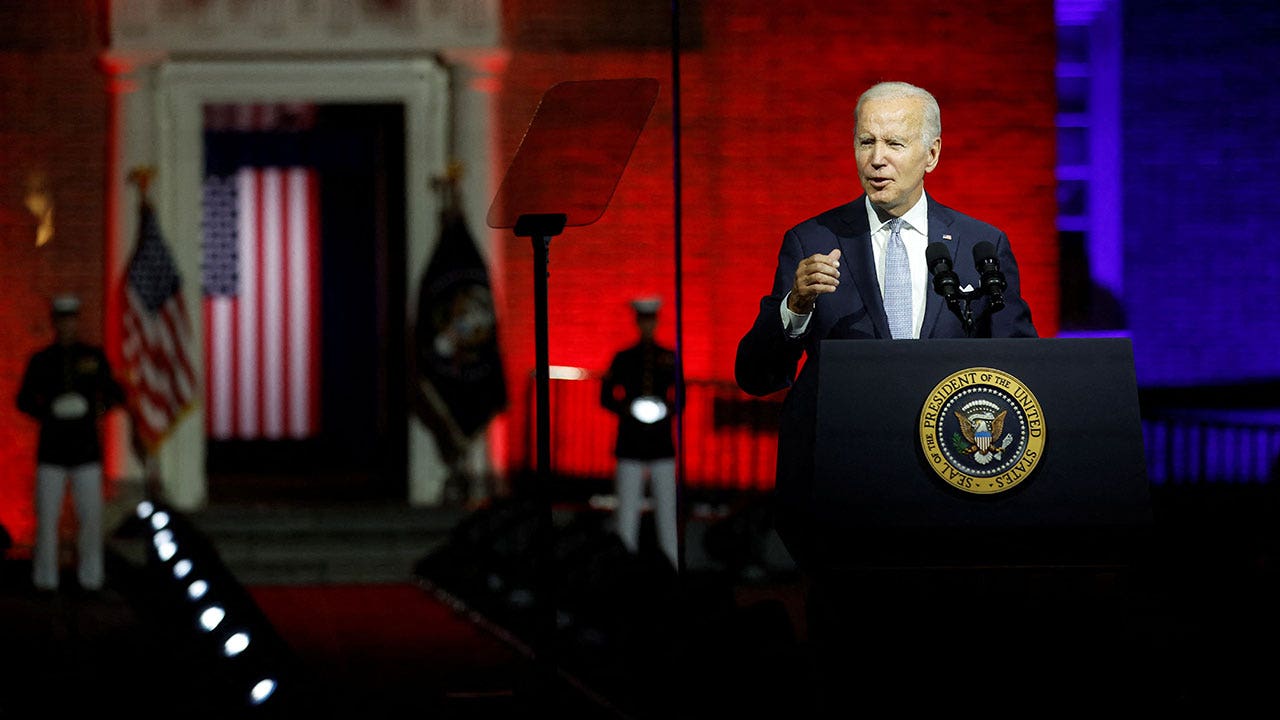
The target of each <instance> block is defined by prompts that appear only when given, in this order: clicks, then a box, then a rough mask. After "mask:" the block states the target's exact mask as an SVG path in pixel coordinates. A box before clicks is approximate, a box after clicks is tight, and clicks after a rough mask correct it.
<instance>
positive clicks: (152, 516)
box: [137, 500, 280, 707]
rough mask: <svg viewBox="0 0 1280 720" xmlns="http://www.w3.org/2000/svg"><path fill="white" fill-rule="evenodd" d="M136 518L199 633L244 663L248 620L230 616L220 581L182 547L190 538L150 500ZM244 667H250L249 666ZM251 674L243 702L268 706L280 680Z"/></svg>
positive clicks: (254, 670) (141, 505) (140, 507)
mask: <svg viewBox="0 0 1280 720" xmlns="http://www.w3.org/2000/svg"><path fill="white" fill-rule="evenodd" d="M137 515H138V518H139V519H140V520H142V521H143V522H144V523H146V526H147V528H148V530H149V532H150V534H151V546H152V550H154V554H153V555H152V556H153V557H155V558H156V559H157V560H158V561H159V562H160V564H161V566H162V567H161V570H162V572H164V573H165V577H166V578H167V577H170V576H171V577H172V580H173V582H175V583H178V584H179V585H180V586H181V589H182V592H183V595H184V597H185V599H186V600H187V601H188V602H189V603H191V604H192V607H194V608H195V609H196V610H198V612H197V613H196V615H195V618H196V627H197V628H198V630H199V631H200V632H201V633H204V634H206V635H208V636H210V637H212V638H217V639H219V640H220V643H219V646H220V652H221V654H222V655H223V656H224V657H225V658H227V659H229V660H230V661H232V662H235V661H238V660H243V659H244V658H245V657H246V656H247V654H248V652H249V650H250V648H251V646H253V644H254V636H253V634H252V633H251V631H250V625H249V624H248V623H246V622H245V620H246V619H245V618H237V617H229V613H228V611H227V607H226V605H224V603H223V602H220V601H219V600H218V598H217V595H216V593H215V592H214V588H213V586H212V585H211V583H210V580H211V579H212V580H215V581H216V580H217V578H209V579H207V577H208V576H207V575H205V574H203V573H208V572H210V571H211V569H209V568H201V567H198V566H197V560H198V559H199V556H200V553H199V552H195V551H192V550H190V549H188V548H186V547H184V546H183V542H184V541H185V540H189V538H188V539H184V538H180V537H178V533H175V532H174V529H175V523H174V518H173V516H172V515H171V514H170V513H169V512H167V511H166V510H164V509H161V508H158V507H156V505H155V503H153V502H152V501H150V500H143V501H142V502H140V503H138V506H137ZM166 568H167V571H166ZM245 665H246V668H247V666H248V663H247V662H246V663H245ZM249 672H250V674H249V675H247V677H248V680H247V681H246V685H245V686H244V687H241V688H239V690H240V691H241V692H243V693H244V694H243V696H242V699H243V700H244V702H245V703H247V704H248V705H249V706H255V707H256V706H265V705H266V704H267V703H268V701H270V700H271V698H272V697H273V696H274V695H276V694H277V690H278V688H279V683H280V681H279V679H278V677H277V676H276V675H275V674H273V673H269V672H265V671H263V670H261V669H257V668H252V669H249ZM237 675H243V673H237Z"/></svg>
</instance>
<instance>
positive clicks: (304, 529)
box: [190, 504, 465, 584]
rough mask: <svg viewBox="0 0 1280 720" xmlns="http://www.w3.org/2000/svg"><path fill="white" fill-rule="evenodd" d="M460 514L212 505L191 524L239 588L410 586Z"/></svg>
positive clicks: (381, 507)
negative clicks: (418, 568) (418, 565)
mask: <svg viewBox="0 0 1280 720" xmlns="http://www.w3.org/2000/svg"><path fill="white" fill-rule="evenodd" d="M464 516H465V511H463V510H460V509H459V510H452V509H437V508H413V507H409V506H407V505H403V504H398V505H396V504H377V505H361V504H354V505H352V504H342V505H326V506H276V505H211V506H209V507H208V508H205V509H202V510H200V511H198V512H195V513H192V514H191V516H190V519H191V521H192V524H193V525H195V527H196V528H197V529H198V530H199V531H200V532H201V533H202V534H203V535H204V536H205V537H206V538H207V539H208V540H209V542H210V543H212V545H213V546H214V547H215V548H216V549H217V552H218V556H219V558H220V559H221V560H222V562H223V564H224V565H226V567H227V568H228V570H230V571H231V572H232V574H233V575H235V577H236V578H237V579H238V580H239V581H240V582H241V583H242V584H308V583H383V582H408V581H411V580H412V579H413V568H414V565H415V563H417V561H418V560H420V559H421V558H422V557H423V556H425V555H427V554H428V553H430V552H431V551H432V550H433V549H435V548H436V547H438V546H439V545H440V544H441V543H444V542H446V541H447V539H448V534H449V532H450V531H451V530H452V528H453V527H454V526H455V525H456V524H457V523H458V522H459V521H460V520H461V519H462V518H463V517H464Z"/></svg>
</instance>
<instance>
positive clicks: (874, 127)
mask: <svg viewBox="0 0 1280 720" xmlns="http://www.w3.org/2000/svg"><path fill="white" fill-rule="evenodd" d="M854 124H855V127H854V143H855V155H856V159H857V167H858V178H859V180H860V182H861V184H862V189H863V191H864V195H863V196H862V197H859V198H858V199H856V200H854V201H852V202H850V203H846V204H844V205H841V206H839V207H836V208H833V209H831V210H828V211H826V212H824V213H821V214H820V215H817V216H816V217H813V218H810V219H808V220H805V221H804V222H802V223H800V224H798V225H796V226H795V227H793V228H791V229H790V230H788V231H787V232H786V234H785V235H784V236H783V240H782V248H781V250H779V252H778V266H777V270H776V271H775V274H774V282H773V289H772V291H771V292H770V293H769V294H768V295H766V296H764V298H763V299H762V300H761V301H760V312H759V314H758V315H757V316H756V319H755V322H754V324H753V325H752V326H751V329H750V330H748V331H747V333H746V335H744V336H743V338H742V339H741V341H739V343H738V352H737V358H736V362H735V367H734V373H735V377H736V379H737V382H738V385H739V387H741V388H742V389H743V390H744V391H745V392H747V393H749V394H752V395H758V396H759V395H768V394H771V393H774V392H777V391H779V390H783V389H785V388H791V389H790V390H789V392H788V393H787V397H786V399H785V401H784V405H783V422H782V426H781V427H780V430H779V444H778V461H777V488H776V494H777V500H778V502H779V512H780V522H781V523H782V526H781V527H780V530H782V533H783V539H784V540H786V541H787V544H788V547H789V549H790V550H791V551H792V553H793V554H794V555H796V556H797V557H796V559H797V560H798V561H801V562H804V561H805V560H806V559H808V556H809V553H808V552H807V548H806V547H804V546H805V545H806V544H807V541H808V540H809V539H810V538H809V537H808V536H809V535H810V533H809V532H808V530H809V529H811V527H810V525H809V522H808V520H809V519H808V518H807V517H805V514H806V509H807V508H806V505H807V503H808V502H809V492H808V491H809V487H810V475H811V473H812V453H813V441H814V439H813V417H814V411H815V408H816V400H817V398H816V391H817V366H818V362H817V361H818V360H819V358H818V352H819V348H820V343H821V341H822V340H824V339H829V338H831V339H837V338H866V339H886V340H887V339H898V338H896V337H895V336H894V335H893V334H891V331H890V323H889V317H888V313H887V312H886V305H885V284H886V277H885V275H886V272H885V268H886V265H887V261H888V258H887V256H888V255H889V247H888V245H889V240H890V239H891V236H892V235H893V234H895V233H893V231H892V227H893V226H894V225H897V227H898V232H897V233H896V234H897V235H899V236H900V237H901V239H902V241H903V245H904V246H905V249H906V265H907V266H908V267H909V275H910V279H909V285H910V287H909V288H906V289H905V293H906V295H908V296H909V299H910V303H909V305H910V310H909V311H908V312H907V314H906V315H905V317H906V321H907V324H906V325H905V332H904V334H903V335H902V336H901V339H923V338H959V337H966V336H969V335H975V336H981V337H1035V336H1036V330H1035V326H1034V325H1033V324H1032V322H1031V310H1030V308H1029V307H1028V306H1027V303H1026V302H1025V301H1024V300H1023V299H1022V295H1021V285H1020V283H1019V279H1018V264H1017V261H1016V260H1015V259H1014V256H1013V251H1012V249H1011V248H1010V245H1009V239H1008V238H1007V237H1006V236H1005V234H1004V232H1002V231H1001V230H1000V229H998V228H996V227H994V226H992V225H989V224H987V223H985V222H982V221H981V220H977V219H975V218H972V217H969V216H967V215H963V214H961V213H959V212H956V211H955V210H952V209H951V208H948V207H946V206H944V205H942V204H941V203H939V202H937V201H936V200H934V199H933V198H931V197H929V195H928V194H926V193H925V191H924V177H925V175H927V174H928V173H930V172H932V171H933V170H934V168H936V167H937V166H938V159H939V156H940V155H941V152H942V122H941V114H940V111H939V108H938V104H937V101H936V100H935V99H934V98H933V96H932V95H931V94H930V93H929V92H927V91H926V90H923V89H921V88H918V87H915V86H913V85H909V84H907V83H898V82H887V83H880V84H878V85H875V86H873V87H872V88H870V89H869V90H867V91H866V92H865V93H864V94H863V95H862V97H861V98H859V100H858V104H857V106H856V109H855V111H854ZM895 220H900V223H898V222H895ZM983 242H988V243H991V245H992V246H993V247H994V250H995V256H996V258H997V260H998V261H999V267H1000V269H1001V271H1002V272H1003V273H1004V277H1005V280H1006V283H1007V287H1006V288H1005V290H1004V292H1003V299H1004V307H1003V309H1000V310H998V311H996V312H990V313H988V312H987V310H988V308H987V304H988V303H989V302H990V299H989V298H988V297H986V296H979V297H978V298H977V299H976V301H975V302H974V304H973V306H972V314H973V317H975V318H983V319H984V321H983V322H982V323H979V324H977V326H976V327H974V328H972V329H969V328H966V326H965V323H964V322H962V320H961V317H960V316H959V315H958V314H956V313H954V312H952V311H951V310H950V309H948V308H947V307H946V303H945V302H944V301H943V299H942V297H941V296H940V295H938V294H937V293H936V292H933V291H932V289H931V287H930V277H929V269H928V268H927V267H926V259H925V248H926V247H927V246H928V245H929V244H930V243H942V244H943V245H944V246H945V247H946V248H947V251H948V253H949V255H950V257H952V258H969V257H971V256H972V253H973V248H974V247H975V246H976V245H977V244H979V243H983ZM953 264H954V270H955V272H956V274H957V276H958V278H959V280H958V283H959V286H960V289H962V290H966V289H973V288H978V287H980V286H981V282H980V277H979V274H978V271H977V270H976V268H975V267H973V265H972V264H971V263H969V262H967V261H965V262H961V261H957V262H954V263H953ZM802 358H803V359H804V364H803V368H802V369H801V371H800V374H799V376H798V377H797V375H796V369H797V367H798V366H799V365H800V361H801V359H802ZM873 371H874V370H873ZM884 371H885V376H886V379H889V378H891V377H892V369H890V368H885V369H884ZM793 522H794V526H798V527H802V528H805V531H804V532H800V533H797V532H788V530H789V528H791V527H793Z"/></svg>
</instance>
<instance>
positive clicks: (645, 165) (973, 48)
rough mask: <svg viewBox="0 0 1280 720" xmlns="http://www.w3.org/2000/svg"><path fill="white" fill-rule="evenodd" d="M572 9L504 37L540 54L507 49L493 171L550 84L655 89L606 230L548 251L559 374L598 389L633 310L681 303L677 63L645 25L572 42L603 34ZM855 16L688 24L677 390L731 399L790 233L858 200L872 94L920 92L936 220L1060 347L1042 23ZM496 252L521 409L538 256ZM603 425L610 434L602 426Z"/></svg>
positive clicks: (818, 13) (736, 13) (1048, 22)
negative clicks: (717, 390)
mask: <svg viewBox="0 0 1280 720" xmlns="http://www.w3.org/2000/svg"><path fill="white" fill-rule="evenodd" d="M580 4H581V3H579V2H575V1H574V0H561V1H559V2H557V1H556V0H519V1H518V2H512V3H508V17H507V22H508V24H509V31H508V36H509V37H513V38H516V39H517V40H519V39H521V38H524V37H527V36H529V35H534V37H536V38H538V41H537V42H536V43H535V42H532V41H530V42H527V43H525V44H523V45H517V46H516V47H515V48H514V52H513V55H512V58H511V62H510V65H509V67H508V71H507V74H506V76H505V79H504V87H503V93H502V97H501V108H502V110H501V121H502V122H503V123H504V132H503V137H504V138H505V140H504V142H503V144H502V147H500V148H499V155H500V156H501V158H502V159H503V162H504V163H505V162H506V161H508V160H509V159H510V157H511V156H512V155H513V154H514V152H515V150H516V147H517V146H518V143H519V141H520V139H521V137H522V134H523V132H524V130H525V128H526V127H527V124H528V122H529V120H530V118H531V117H532V115H533V113H534V110H535V109H536V106H537V102H538V100H539V99H540V97H541V95H542V93H543V92H544V91H545V90H546V89H547V88H549V87H551V86H552V85H554V84H555V83H558V82H561V81H565V80H581V79H592V78H608V77H633V76H648V77H654V78H657V79H658V80H659V81H660V82H661V83H662V90H661V93H660V96H659V99H658V102H657V106H656V108H655V109H654V111H653V114H652V116H651V117H650V118H649V122H648V125H647V126H646V128H645V131H644V133H643V134H642V136H641V138H640V141H639V143H638V146H637V148H636V150H635V153H634V155H633V157H632V162H631V164H630V166H629V167H628V168H627V169H626V172H625V173H624V175H623V177H622V180H621V182H620V183H619V185H618V188H617V190H616V192H615V195H614V197H613V201H612V203H611V204H610V206H609V208H608V210H607V211H606V212H605V214H604V216H603V217H602V218H601V220H600V221H599V222H597V223H596V224H594V225H591V226H588V227H582V228H568V229H566V231H565V233H564V234H563V236H561V237H557V238H554V239H553V240H552V243H551V253H550V255H551V261H550V266H549V270H550V277H549V279H548V283H549V292H548V294H549V299H548V305H549V313H550V318H551V320H550V329H549V352H550V360H551V363H552V364H556V365H561V364H562V365H576V366H581V367H585V368H588V369H592V370H601V369H603V368H604V367H605V365H607V363H608V360H609V357H610V356H611V354H612V352H613V351H614V350H616V349H617V348H618V347H620V346H622V345H623V344H625V343H627V342H630V341H631V340H633V339H634V332H635V331H634V326H633V324H632V322H631V317H630V315H629V311H628V309H627V305H626V303H627V300H628V299H629V298H630V297H632V296H634V295H638V294H642V293H651V292H655V293H659V294H661V295H663V296H664V297H665V298H667V299H668V300H669V301H672V300H674V294H675V282H674V274H675V267H676V264H675V258H674V254H675V249H674V248H675V244H674V239H673V234H674V229H673V222H674V221H673V218H674V191H673V182H672V178H673V159H672V138H673V132H672V127H671V126H672V77H671V57H670V53H669V51H668V50H666V49H665V48H662V47H657V48H655V47H651V44H652V43H651V41H650V39H649V38H650V37H651V35H652V34H653V30H652V27H651V26H652V25H653V24H652V23H639V24H637V25H636V27H637V32H638V33H641V34H642V35H643V36H642V37H638V38H636V39H635V40H634V41H633V42H629V43H625V45H626V47H625V49H621V50H619V49H605V48H598V47H589V46H584V44H583V43H582V42H580V41H579V42H574V38H581V37H586V36H589V35H590V34H591V33H590V32H589V28H582V27H581V26H582V25H583V24H584V23H587V24H590V23H593V22H598V18H584V17H583V16H582V15H581V14H579V13H578V12H577V11H578V9H579V5H580ZM849 8H850V5H849V4H848V3H842V2H816V1H811V2H786V3H779V2H772V1H769V0H742V1H739V2H734V3H713V2H707V3H699V4H696V8H695V9H696V10H698V11H699V12H701V15H700V16H699V17H697V18H696V19H695V18H687V19H685V20H684V21H682V28H685V29H687V32H686V33H685V35H684V37H685V42H686V50H685V52H684V53H683V54H682V57H681V59H680V63H681V71H682V72H681V80H680V82H681V97H680V103H681V108H680V111H681V135H680V141H681V148H682V160H683V162H682V172H681V178H682V199H683V210H682V212H683V218H682V220H683V227H682V238H681V240H682V251H683V252H682V257H681V261H682V264H681V271H682V276H683V293H684V295H683V304H684V328H683V329H684V342H683V345H682V347H681V350H682V353H683V361H684V367H685V372H686V375H687V376H688V377H691V378H700V379H723V380H726V381H731V380H732V372H733V367H732V366H733V354H734V350H735V347H736V344H737V341H738V338H739V337H741V335H742V333H743V332H745V331H746V329H747V328H748V327H749V325H750V323H751V321H752V319H753V318H754V315H755V311H756V308H757V307H758V304H759V300H760V296H761V295H763V294H765V293H766V292H768V290H769V287H770V284H771V281H772V273H773V269H774V262H775V259H776V256H777V250H778V246H779V242H780V240H781V238H782V234H783V232H784V231H785V230H786V229H787V228H788V227H790V226H791V225H792V224H794V223H796V222H798V221H800V220H802V219H804V218H806V217H808V216H811V215H814V214H816V213H818V212H821V211H823V210H826V209H828V208H830V207H833V206H835V205H837V204H840V203H843V202H846V201H848V200H850V199H853V198H854V197H856V196H857V195H858V194H859V193H860V189H859V187H858V182H857V176H856V171H855V168H854V164H853V157H852V111H853V105H854V102H855V101H856V99H857V95H858V94H859V93H860V92H861V91H862V90H863V89H865V87H867V86H868V85H870V84H872V83H874V82H876V81H878V80H881V79H903V80H908V81H912V82H915V83H916V84H919V85H922V86H924V87H926V88H929V89H930V90H931V91H933V92H934V94H935V95H936V96H937V98H938V100H939V103H940V104H941V106H942V115H943V150H942V157H941V163H940V165H939V168H938V170H937V171H935V172H934V173H933V174H932V175H930V176H929V179H928V181H927V184H926V186H927V187H928V188H929V190H930V192H931V193H932V194H933V195H934V197H935V198H937V199H938V200H939V201H941V202H943V203H944V204H948V205H951V206H952V207H955V208H957V209H960V210H962V211H965V212H968V213H970V214H973V215H976V216H978V217H981V218H984V219H986V220H988V221H990V222H993V223H995V224H997V225H999V226H1001V227H1003V228H1004V229H1005V230H1006V232H1007V233H1008V234H1009V237H1010V240H1011V242H1012V243H1013V245H1014V248H1015V250H1016V251H1017V253H1018V255H1019V259H1020V263H1021V266H1022V272H1023V283H1024V289H1025V292H1026V294H1027V295H1028V297H1029V298H1030V301H1031V304H1032V310H1033V313H1034V318H1035V320H1036V322H1037V325H1038V327H1039V329H1040V332H1041V334H1043V335H1053V334H1055V333H1056V330H1057V318H1058V307H1057V303H1058V297H1057V247H1056V236H1055V214H1056V205H1055V202H1056V201H1055V180H1054V173H1053V166H1054V132H1053V127H1054V112H1055V108H1056V97H1055V89H1054V72H1053V70H1054V62H1055V45H1054V34H1055V33H1054V19H1053V7H1052V4H1051V3H1022V2H1012V1H1010V2H966V3H958V4H939V3H933V2H923V1H922V0H912V1H909V2H897V3H892V4H888V5H884V6H881V7H877V8H876V10H875V12H871V13H866V14H860V13H857V12H854V11H851V10H850V9H849ZM653 12H664V9H663V8H660V7H656V6H655V9H654V10H653ZM524 23H531V24H534V25H536V26H538V27H544V28H549V27H555V28H561V29H560V30H559V31H557V32H558V34H557V35H556V36H555V37H557V38H560V39H561V41H562V44H561V46H559V47H548V45H549V44H551V42H550V41H549V40H548V39H547V36H546V34H545V33H543V34H532V33H527V32H523V31H521V30H520V29H519V27H520V25H521V24H524ZM566 28H567V29H566ZM573 28H579V29H578V30H574V29H573ZM613 32H615V33H616V32H618V31H617V30H616V29H615V30H613ZM503 167H504V169H505V165H504V166H503ZM548 182H554V178H548ZM498 238H499V242H500V243H503V245H502V252H503V254H504V258H505V259H504V262H505V275H504V276H503V278H502V282H503V284H504V287H505V296H506V305H505V307H504V308H503V309H504V315H503V317H502V330H503V342H504V349H505V351H506V356H507V358H508V369H509V372H510V373H511V375H512V387H514V388H518V389H520V390H521V391H523V390H524V389H525V388H527V387H528V384H529V380H528V378H529V375H530V373H532V372H533V369H534V358H533V352H534V347H535V337H534V332H533V328H534V304H533V291H532V287H533V285H532V282H533V281H532V272H533V268H532V250H531V249H530V247H529V245H528V242H529V241H528V240H527V239H525V238H515V237H513V236H511V235H510V234H509V233H507V234H505V235H501V234H500V235H499V236H498ZM672 309H673V308H672V303H671V302H668V304H667V306H666V307H664V310H663V313H662V314H661V316H660V323H661V324H660V327H659V336H660V337H665V338H666V339H667V340H668V342H671V341H672V339H673V337H674V331H675V318H674V314H673V313H672V312H670V311H671V310H672ZM530 399H531V397H530V396H529V395H526V394H521V393H517V397H516V403H515V404H514V406H513V408H512V411H511V413H510V418H511V421H512V423H513V435H512V451H513V452H514V453H517V454H518V453H519V452H520V450H521V447H520V441H521V439H523V438H524V437H526V435H525V434H524V433H526V432H527V428H525V426H524V418H525V417H527V413H528V406H527V405H526V404H525V401H526V400H530ZM553 412H554V408H553ZM599 419H600V421H601V422H609V419H608V417H607V416H604V415H603V414H602V415H601V416H600V418H599ZM686 440H687V441H689V442H696V437H693V436H687V437H686ZM516 464H518V458H517V459H516V461H514V462H513V465H516Z"/></svg>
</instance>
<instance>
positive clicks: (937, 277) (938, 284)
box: [924, 242, 960, 303]
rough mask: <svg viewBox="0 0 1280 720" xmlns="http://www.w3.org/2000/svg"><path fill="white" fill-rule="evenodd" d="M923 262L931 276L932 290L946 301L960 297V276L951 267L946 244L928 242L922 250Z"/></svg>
mask: <svg viewBox="0 0 1280 720" xmlns="http://www.w3.org/2000/svg"><path fill="white" fill-rule="evenodd" d="M924 257H925V264H926V265H927V266H928V267H929V274H930V275H932V276H933V291H934V292H936V293H938V294H939V295H941V296H942V297H943V298H945V299H946V301H947V302H948V303H953V302H956V301H958V300H959V299H960V278H959V276H957V275H956V273H955V271H954V270H952V269H951V253H950V251H948V250H947V246H946V245H944V244H943V243H940V242H934V243H929V246H928V247H927V248H925V250H924Z"/></svg>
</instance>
